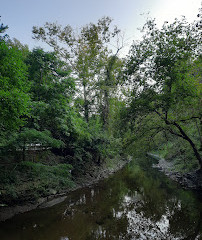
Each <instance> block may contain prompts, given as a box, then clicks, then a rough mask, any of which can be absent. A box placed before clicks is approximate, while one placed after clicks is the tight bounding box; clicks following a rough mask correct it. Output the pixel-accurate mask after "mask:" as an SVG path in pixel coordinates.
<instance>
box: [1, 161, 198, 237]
mask: <svg viewBox="0 0 202 240" xmlns="http://www.w3.org/2000/svg"><path fill="white" fill-rule="evenodd" d="M0 229H1V230H0V236H1V240H8V239H9V240H14V239H15V240H18V239H19V240H21V239H22V240H23V239H26V240H29V239H30V240H47V239H48V240H77V239H81V240H85V239H86V240H91V239H108V240H113V239H116V240H117V239H126V240H128V239H141V240H142V239H162V240H163V239H166V240H169V239H172V240H178V239H179V240H180V239H190V240H191V239H200V236H199V235H200V234H201V232H202V229H201V203H200V201H199V199H198V198H197V197H196V195H195V194H194V193H192V192H190V191H185V190H182V189H180V188H179V187H178V186H177V185H176V184H175V183H173V182H171V181H170V180H168V179H167V178H166V177H165V176H163V174H161V173H158V172H157V170H150V171H149V172H147V173H146V172H145V171H142V170H141V169H140V168H139V167H137V166H134V165H133V164H131V165H129V166H128V167H127V168H125V169H124V170H122V171H121V172H119V173H117V174H115V175H114V176H113V177H111V178H110V179H108V180H106V181H103V182H101V183H99V184H98V185H97V186H94V187H90V188H84V189H81V190H78V191H76V192H74V193H72V194H69V195H68V197H67V199H66V200H65V202H63V203H61V204H59V205H57V206H54V207H52V208H49V209H40V210H35V211H31V212H29V213H26V214H22V215H19V216H16V217H15V218H13V219H11V220H9V221H6V222H5V223H3V224H1V225H0Z"/></svg>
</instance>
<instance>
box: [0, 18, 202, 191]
mask: <svg viewBox="0 0 202 240" xmlns="http://www.w3.org/2000/svg"><path fill="white" fill-rule="evenodd" d="M111 23H112V20H111V19H110V18H108V17H105V18H102V19H100V20H99V21H98V22H97V23H96V24H93V23H90V24H88V25H86V26H83V27H82V28H81V29H80V31H79V32H78V31H76V30H74V29H72V28H71V26H69V25H67V26H65V27H62V26H60V25H58V24H55V23H46V24H45V25H44V26H43V27H33V37H34V38H35V39H38V40H42V41H44V42H46V43H47V44H49V46H51V47H52V51H51V52H46V51H44V50H43V49H41V48H35V49H33V50H31V51H30V50H29V49H28V47H27V46H26V45H25V46H24V45H23V44H21V43H20V42H19V41H18V40H16V39H13V40H11V39H9V37H8V36H6V34H5V31H6V29H7V26H4V25H3V24H1V26H0V34H3V36H1V38H0V63H1V64H0V154H1V162H0V164H2V165H3V166H4V167H5V166H6V165H5V164H8V165H9V164H10V165H9V167H8V168H7V167H6V169H5V173H8V172H9V171H10V169H14V170H15V171H11V172H12V173H13V172H16V171H17V172H18V173H17V172H16V174H19V172H20V171H22V172H23V173H24V171H28V169H31V170H30V171H31V172H30V173H29V174H30V177H31V176H32V175H33V174H35V172H38V173H39V172H40V171H41V172H44V175H43V174H42V175H41V178H42V180H41V181H42V182H43V181H45V182H47V181H48V180H47V179H48V177H49V176H50V178H54V177H53V175H54V173H55V174H56V179H58V180H57V181H58V184H59V182H60V183H61V182H64V184H63V185H64V186H67V185H68V184H69V182H70V181H67V182H65V180H64V179H63V178H66V177H67V178H70V174H69V168H70V167H71V166H70V165H72V166H73V171H72V174H73V175H74V174H75V175H76V174H80V173H81V172H82V171H85V170H84V169H85V168H84V166H85V165H87V164H88V166H89V164H91V163H94V164H97V165H100V164H102V162H104V161H107V159H113V158H116V157H117V156H120V155H122V154H133V155H135V154H137V153H138V154H140V153H141V154H146V152H148V151H158V153H160V154H162V155H163V156H164V157H166V158H168V159H173V158H174V159H177V160H176V161H177V163H176V165H177V164H178V165H180V164H181V165H182V167H181V168H183V169H187V170H193V169H197V168H200V169H201V168H202V160H201V150H202V140H201V111H200V104H201V69H202V65H201V64H202V62H201V60H202V57H201V53H200V32H199V29H198V28H197V26H196V23H192V24H190V23H188V22H186V20H185V19H184V18H183V19H181V20H178V19H176V20H175V21H174V22H173V23H171V24H170V23H168V22H165V23H164V25H163V26H162V28H161V29H158V28H157V27H156V24H155V21H153V20H148V21H147V22H146V24H145V26H144V27H143V32H144V36H143V38H142V40H141V41H139V42H134V43H133V44H132V46H131V49H130V52H129V54H128V56H126V57H125V58H121V57H120V56H119V53H120V50H121V49H122V48H123V45H124V44H123V42H122V37H121V36H122V35H121V31H120V30H119V29H118V28H117V27H116V26H114V27H112V26H111ZM114 42H116V43H117V45H116V48H115V49H113V50H112V49H111V48H110V46H111V44H112V43H114ZM50 152H51V154H50ZM42 153H47V155H46V156H49V157H45V158H44V157H41V159H40V158H39V156H42V155H41V154H42ZM50 156H51V159H52V156H56V157H55V159H57V160H58V162H55V161H54V163H52V162H51V160H50ZM185 159H186V160H185ZM187 159H188V160H187ZM29 162H32V163H29ZM188 162H189V164H187V163H188ZM179 163H180V164H179ZM190 163H191V164H190ZM67 164H70V165H67ZM57 165H58V166H57ZM51 166H52V167H51ZM63 167H64V169H63ZM8 169H9V170H8ZM62 169H63V170H64V171H63V170H62ZM65 171H66V172H67V175H66V173H65ZM38 173H37V174H38ZM25 175H26V176H27V174H25ZM47 176H48V177H47ZM1 177H2V178H8V179H9V177H8V176H5V174H1ZM4 180H5V179H4ZM35 180H36V179H35ZM36 181H37V180H36ZM8 184H10V182H9V181H8ZM56 185H57V184H56ZM59 185H61V184H59ZM2 188H3V186H2Z"/></svg>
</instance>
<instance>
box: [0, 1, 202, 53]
mask: <svg viewBox="0 0 202 240" xmlns="http://www.w3.org/2000/svg"><path fill="white" fill-rule="evenodd" d="M201 4H202V1H201V0H0V16H1V22H3V23H4V25H8V26H9V29H8V31H7V34H8V35H9V36H10V38H17V39H18V40H19V41H20V42H21V43H23V44H27V45H28V46H29V48H30V49H32V48H34V47H37V46H41V47H43V48H45V49H46V45H45V44H43V43H41V42H38V41H37V40H34V39H32V27H33V26H43V25H44V23H45V22H56V21H57V22H58V23H59V24H62V25H67V24H69V25H71V26H72V27H73V28H79V27H80V26H83V25H85V24H88V23H89V22H93V23H96V22H97V20H98V19H100V18H101V17H103V16H109V17H111V18H112V19H113V23H114V24H115V25H117V26H118V27H119V28H120V29H122V30H123V31H124V32H125V39H126V43H127V44H126V45H128V47H129V45H130V44H131V43H132V41H133V40H138V39H140V36H141V35H140V33H139V31H138V30H137V28H141V27H142V26H143V24H144V23H145V21H146V18H147V16H149V17H151V18H155V19H156V21H157V23H158V25H159V26H161V25H162V24H163V22H164V21H168V22H172V21H173V20H174V18H176V17H177V18H179V17H180V16H182V15H184V16H186V18H187V19H188V21H193V20H196V19H197V14H198V13H199V8H200V7H201ZM148 13H149V15H148ZM126 48H127V47H126Z"/></svg>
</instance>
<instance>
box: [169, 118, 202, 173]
mask: <svg viewBox="0 0 202 240" xmlns="http://www.w3.org/2000/svg"><path fill="white" fill-rule="evenodd" d="M172 124H173V125H174V126H175V127H176V128H177V129H178V130H179V131H180V133H181V135H182V138H183V139H185V140H186V141H188V142H189V144H190V145H191V147H192V149H193V152H194V155H195V157H196V158H197V160H198V162H199V165H200V171H202V159H201V155H200V153H199V151H198V149H197V147H196V145H195V144H194V142H193V141H192V140H191V138H190V137H189V136H188V135H187V134H186V133H185V132H184V130H183V129H182V128H181V126H180V125H179V124H178V123H176V122H174V123H172ZM178 136H179V135H178Z"/></svg>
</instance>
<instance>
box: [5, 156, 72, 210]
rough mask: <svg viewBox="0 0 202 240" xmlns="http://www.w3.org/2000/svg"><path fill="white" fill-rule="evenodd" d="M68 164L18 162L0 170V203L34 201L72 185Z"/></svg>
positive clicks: (70, 167)
mask: <svg viewBox="0 0 202 240" xmlns="http://www.w3.org/2000/svg"><path fill="white" fill-rule="evenodd" d="M71 169H72V166H71V165H69V164H61V163H60V164H56V165H51V166H50V165H45V164H42V163H34V162H29V161H25V162H20V163H19V164H16V165H12V166H10V167H3V168H1V170H0V199H1V201H0V203H1V204H8V205H10V204H13V203H21V202H24V201H36V200H37V199H38V198H40V197H45V196H48V195H51V194H53V193H57V192H61V191H63V190H65V189H68V188H71V187H72V186H73V181H72V179H71V173H70V170H71Z"/></svg>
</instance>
